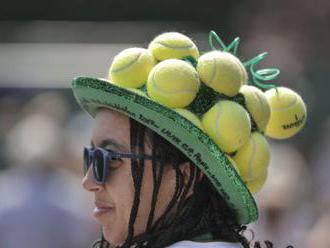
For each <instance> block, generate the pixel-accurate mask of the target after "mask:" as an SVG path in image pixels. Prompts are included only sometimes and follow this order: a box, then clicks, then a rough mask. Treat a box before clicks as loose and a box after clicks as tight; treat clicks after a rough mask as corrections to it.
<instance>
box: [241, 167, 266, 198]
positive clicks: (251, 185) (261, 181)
mask: <svg viewBox="0 0 330 248" xmlns="http://www.w3.org/2000/svg"><path fill="white" fill-rule="evenodd" d="M266 179H267V172H266V173H265V174H263V175H261V176H260V177H258V178H256V179H254V180H252V181H247V182H245V184H246V187H247V188H248V189H249V191H250V192H251V193H252V194H255V193H257V192H258V191H260V190H261V189H262V187H263V186H264V185H265V182H266Z"/></svg>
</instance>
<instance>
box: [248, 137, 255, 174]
mask: <svg viewBox="0 0 330 248" xmlns="http://www.w3.org/2000/svg"><path fill="white" fill-rule="evenodd" d="M251 145H252V154H251V157H250V159H249V161H248V167H247V169H248V170H247V176H248V178H247V179H246V180H253V161H254V160H255V156H256V147H257V146H256V143H255V140H254V139H253V137H252V135H251Z"/></svg>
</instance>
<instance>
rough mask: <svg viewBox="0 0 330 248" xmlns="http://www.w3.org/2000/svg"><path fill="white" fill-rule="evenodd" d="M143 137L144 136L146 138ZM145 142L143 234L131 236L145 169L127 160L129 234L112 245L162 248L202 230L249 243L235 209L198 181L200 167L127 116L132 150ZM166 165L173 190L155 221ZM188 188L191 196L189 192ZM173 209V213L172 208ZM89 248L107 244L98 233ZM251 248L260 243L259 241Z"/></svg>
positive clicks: (141, 149) (246, 246) (215, 237)
mask: <svg viewBox="0 0 330 248" xmlns="http://www.w3.org/2000/svg"><path fill="white" fill-rule="evenodd" d="M145 137H146V138H145ZM145 141H146V142H147V143H148V145H150V146H151V148H152V156H153V157H154V158H156V159H152V173H153V185H154V187H153V193H152V200H151V209H150V213H149V217H148V220H147V226H146V230H145V232H144V233H143V234H141V235H138V236H135V237H134V223H135V220H136V216H137V212H138V209H139V204H140V191H141V185H142V180H143V172H144V159H143V158H139V159H132V161H131V172H132V177H133V183H134V187H135V194H134V201H133V205H132V209H131V213H130V219H129V224H128V234H127V238H126V241H125V243H124V244H123V245H121V246H119V247H116V248H129V247H134V248H144V247H145V248H147V247H152V248H164V247H166V246H169V245H171V244H173V243H175V242H178V241H181V240H192V239H194V238H195V237H197V236H200V235H203V234H206V233H208V234H211V235H212V240H221V241H227V242H239V243H241V244H242V246H243V247H244V248H249V247H250V242H249V241H248V240H247V239H246V238H245V237H244V236H243V235H242V232H243V231H245V230H246V226H244V225H239V224H238V221H237V217H236V215H235V213H234V212H233V211H232V209H230V208H229V207H228V205H227V204H226V202H225V201H224V199H223V198H222V197H221V195H219V194H218V192H216V190H215V189H214V187H213V186H212V185H211V183H210V182H209V180H208V179H207V178H206V177H202V179H201V180H199V178H200V175H201V171H200V169H199V168H197V167H196V166H194V165H193V163H192V162H191V161H190V160H189V158H187V157H186V156H185V155H184V154H183V153H182V152H180V151H179V150H178V149H177V148H176V147H174V146H173V145H172V144H170V143H169V142H168V141H166V140H165V139H164V138H162V137H161V136H159V135H158V134H157V133H155V132H153V131H152V130H150V129H148V128H146V127H145V126H144V125H142V124H140V123H138V122H137V121H135V120H133V119H130V148H131V151H132V152H137V153H141V154H143V153H144V148H145ZM184 162H189V165H190V176H189V179H188V182H187V183H186V184H185V183H184V182H183V175H182V173H181V170H180V168H179V165H180V164H182V163H184ZM165 166H172V167H173V169H174V170H175V173H176V174H175V175H176V186H175V190H174V194H173V197H172V199H171V200H170V202H169V203H168V205H167V207H166V209H165V211H164V213H163V214H162V215H161V216H160V217H159V218H158V219H157V220H154V213H155V206H156V202H157V196H158V192H159V188H160V184H161V181H162V176H163V171H164V168H165ZM191 190H193V194H192V195H190V196H187V195H188V192H190V191H191ZM174 208H175V212H174V214H173V213H172V212H173V211H172V212H171V210H173V209H174ZM264 244H265V245H266V247H267V248H272V247H273V244H272V243H271V242H270V241H265V242H264ZM92 247H93V248H112V247H114V246H112V245H111V244H109V243H108V242H107V241H106V240H105V238H104V236H103V234H102V237H101V239H100V240H97V241H96V242H94V244H93V246H92ZM253 247H254V248H261V246H260V242H255V243H254V246H253Z"/></svg>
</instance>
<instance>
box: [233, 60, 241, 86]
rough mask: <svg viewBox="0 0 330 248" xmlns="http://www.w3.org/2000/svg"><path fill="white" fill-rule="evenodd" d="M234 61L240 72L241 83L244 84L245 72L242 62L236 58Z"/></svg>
mask: <svg viewBox="0 0 330 248" xmlns="http://www.w3.org/2000/svg"><path fill="white" fill-rule="evenodd" d="M233 56H234V55H233ZM232 61H234V63H235V64H236V66H237V68H238V70H239V71H240V83H241V84H242V83H243V79H244V72H243V69H242V68H241V61H240V60H239V59H238V58H237V57H235V56H234V57H233V59H232ZM243 66H244V65H243Z"/></svg>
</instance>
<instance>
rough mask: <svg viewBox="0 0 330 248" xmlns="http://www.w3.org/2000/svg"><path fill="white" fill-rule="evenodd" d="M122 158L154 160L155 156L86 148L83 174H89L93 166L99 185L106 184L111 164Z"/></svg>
mask: <svg viewBox="0 0 330 248" xmlns="http://www.w3.org/2000/svg"><path fill="white" fill-rule="evenodd" d="M121 158H130V159H154V158H155V157H154V156H151V155H145V154H133V153H118V152H114V151H112V150H109V149H104V148H101V147H95V148H93V147H87V146H85V147H84V163H83V173H84V176H85V175H86V174H87V171H88V170H89V167H90V166H91V165H92V171H93V176H94V179H95V182H96V183H97V184H104V183H105V182H106V180H107V178H108V176H109V172H110V167H111V163H112V162H114V161H116V160H119V159H121Z"/></svg>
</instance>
